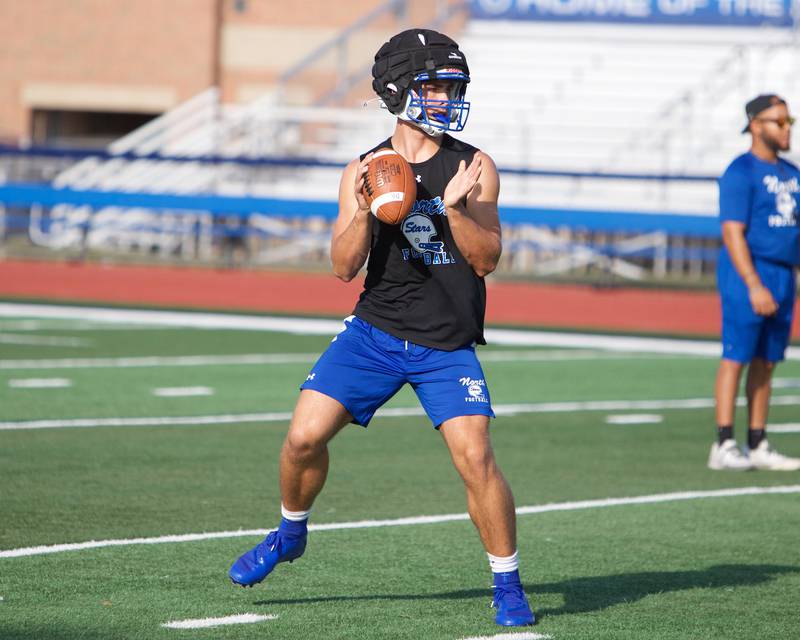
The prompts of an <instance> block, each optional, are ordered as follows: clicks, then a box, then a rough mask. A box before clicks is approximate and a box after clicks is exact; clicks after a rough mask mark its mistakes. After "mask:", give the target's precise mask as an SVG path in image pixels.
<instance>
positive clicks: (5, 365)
mask: <svg viewBox="0 0 800 640" xmlns="http://www.w3.org/2000/svg"><path fill="white" fill-rule="evenodd" d="M319 355H320V354H319V353H243V354H238V355H198V356H134V357H125V358H48V359H29V360H0V370H2V369H6V370H14V369H104V368H113V369H127V368H137V367H203V366H226V365H261V364H295V363H302V364H310V363H313V362H316V360H317V358H319Z"/></svg>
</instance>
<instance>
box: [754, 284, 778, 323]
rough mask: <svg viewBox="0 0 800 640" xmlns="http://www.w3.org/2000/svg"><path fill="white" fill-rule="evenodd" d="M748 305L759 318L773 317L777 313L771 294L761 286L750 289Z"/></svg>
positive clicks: (776, 305) (776, 304)
mask: <svg viewBox="0 0 800 640" xmlns="http://www.w3.org/2000/svg"><path fill="white" fill-rule="evenodd" d="M749 294H750V304H751V305H752V306H753V311H755V312H756V313H757V314H758V315H760V316H773V315H775V312H776V311H778V303H777V302H775V298H773V297H772V293H771V292H770V290H769V289H767V288H766V287H765V286H764V285H763V284H758V285H755V286H754V287H750V289H749Z"/></svg>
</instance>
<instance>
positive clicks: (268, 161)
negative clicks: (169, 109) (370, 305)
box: [0, 144, 717, 182]
mask: <svg viewBox="0 0 800 640" xmlns="http://www.w3.org/2000/svg"><path fill="white" fill-rule="evenodd" d="M2 156H22V157H30V158H36V157H44V158H64V159H68V160H76V161H77V160H83V159H86V158H97V159H98V160H112V159H114V160H131V161H133V160H153V161H163V162H195V163H200V164H229V165H240V166H243V167H320V168H334V169H344V167H345V166H346V163H344V162H338V161H334V160H320V159H319V158H311V157H308V158H303V157H294V156H259V157H246V156H235V157H234V156H222V155H169V154H162V153H145V154H142V153H135V152H132V151H128V152H125V153H110V152H108V151H105V150H102V149H79V148H69V149H67V148H60V147H43V146H31V147H24V148H22V147H15V146H11V145H2V144H0V157H2ZM497 170H498V171H499V172H500V173H501V174H507V175H519V176H537V177H550V178H594V179H602V180H652V181H657V182H668V181H684V182H716V180H717V176H710V175H696V174H677V173H676V174H654V173H612V172H602V171H548V170H543V169H527V168H523V167H498V169H497Z"/></svg>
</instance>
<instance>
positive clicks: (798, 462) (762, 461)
mask: <svg viewBox="0 0 800 640" xmlns="http://www.w3.org/2000/svg"><path fill="white" fill-rule="evenodd" d="M750 462H751V463H752V465H753V466H754V467H755V468H756V469H767V470H768V471H797V470H798V469H800V458H790V457H789V456H782V455H781V454H780V453H778V452H777V451H775V449H772V448H771V447H770V446H769V443H768V442H767V441H766V440H762V441H761V444H759V445H758V446H757V447H756V448H755V449H753V450H751V451H750Z"/></svg>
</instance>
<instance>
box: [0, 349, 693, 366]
mask: <svg viewBox="0 0 800 640" xmlns="http://www.w3.org/2000/svg"><path fill="white" fill-rule="evenodd" d="M319 356H320V352H318V353H243V354H238V355H196V356H130V357H119V358H46V359H45V358H35V359H27V360H0V369H6V370H13V369H103V368H109V369H127V368H135V367H199V366H225V365H260V364H312V363H314V362H316V361H317V359H318V358H319ZM479 357H480V360H481V362H552V361H556V362H558V361H564V360H617V359H620V358H624V359H629V358H639V357H647V358H654V357H659V358H668V357H670V356H669V355H668V354H639V353H615V352H613V351H598V350H588V349H539V350H534V351H491V350H483V349H481V350H480V352H479ZM674 357H682V356H674Z"/></svg>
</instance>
